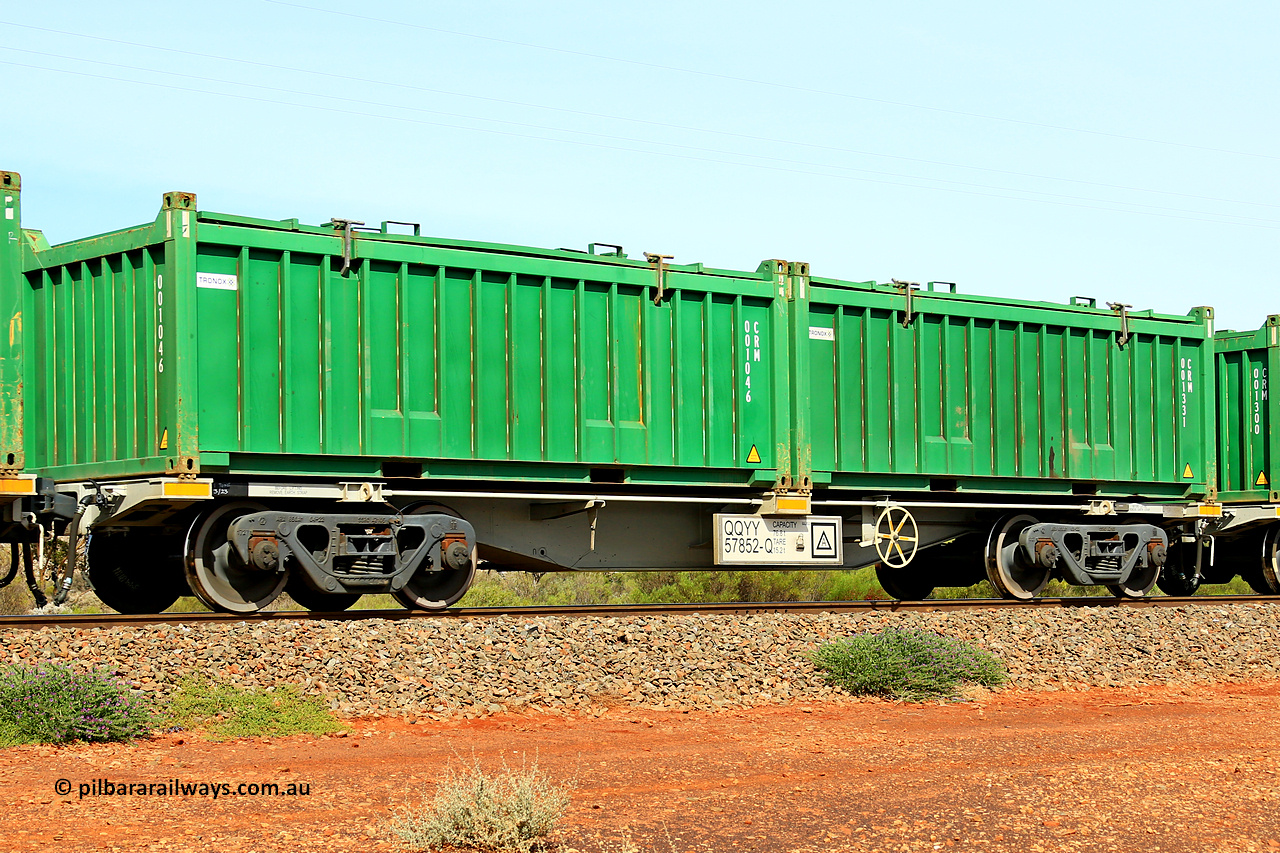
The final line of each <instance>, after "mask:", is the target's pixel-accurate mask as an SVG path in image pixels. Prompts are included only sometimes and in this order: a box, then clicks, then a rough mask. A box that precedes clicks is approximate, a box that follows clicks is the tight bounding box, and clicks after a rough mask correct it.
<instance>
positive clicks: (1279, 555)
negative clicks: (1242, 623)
mask: <svg viewBox="0 0 1280 853" xmlns="http://www.w3.org/2000/svg"><path fill="white" fill-rule="evenodd" d="M1260 556H1261V558H1262V567H1261V568H1262V582H1263V584H1264V585H1265V587H1266V590H1265V591H1264V590H1261V589H1258V588H1257V587H1256V586H1255V587H1254V589H1255V590H1257V591H1258V592H1260V593H1262V594H1263V595H1275V594H1277V593H1280V524H1273V525H1271V526H1270V527H1268V528H1267V532H1266V533H1265V534H1263V536H1262V554H1261V555H1260Z"/></svg>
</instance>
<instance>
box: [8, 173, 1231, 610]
mask: <svg viewBox="0 0 1280 853" xmlns="http://www.w3.org/2000/svg"><path fill="white" fill-rule="evenodd" d="M0 197H2V198H3V201H4V205H5V211H6V219H5V220H4V222H5V227H6V228H8V236H9V239H8V241H7V242H6V243H5V244H4V245H3V246H0V307H3V308H4V311H5V315H4V318H5V320H6V321H7V322H8V324H9V327H8V328H9V334H8V337H7V338H6V339H5V341H7V343H6V342H5V341H0V484H2V483H4V482H27V483H31V484H32V485H31V487H30V488H31V489H32V490H33V491H34V492H36V493H38V494H33V495H30V496H24V497H22V498H21V500H18V501H17V502H16V504H15V505H16V506H17V507H18V508H17V509H15V510H13V512H12V513H11V514H12V515H13V518H12V519H10V524H9V525H8V527H7V528H5V530H4V536H5V537H6V538H7V539H9V540H10V541H21V540H27V539H30V537H31V536H32V530H33V528H35V527H38V526H44V527H52V528H54V529H57V530H66V531H67V532H69V533H70V535H72V536H73V537H79V536H84V535H87V536H88V537H89V543H88V549H87V565H86V566H85V567H83V568H84V570H85V571H86V572H87V575H88V578H89V580H90V582H91V583H92V585H93V586H94V588H95V590H97V591H98V593H99V596H100V597H101V598H102V599H103V600H104V601H105V602H106V603H107V604H109V605H110V606H112V607H114V608H116V609H119V610H125V611H134V612H147V611H152V610H157V609H163V608H164V607H167V606H169V605H171V604H172V603H173V602H174V600H176V598H177V597H179V596H182V595H187V594H194V595H196V596H197V597H198V598H200V599H201V600H202V601H204V602H205V603H206V604H207V605H209V606H210V607H213V608H215V609H221V610H231V611H239V612H251V611H254V610H258V609H261V608H262V607H264V606H266V605H267V604H269V603H270V602H271V601H272V600H273V599H274V598H275V597H276V596H277V595H279V594H280V593H281V592H282V591H283V590H286V589H287V590H288V591H289V593H290V594H291V595H293V597H294V598H295V599H296V600H298V601H299V602H300V603H302V604H304V605H306V606H308V607H313V608H318V609H340V608H342V607H345V606H349V605H350V603H352V602H353V601H354V600H355V599H356V598H358V597H359V596H360V595H362V594H365V593H391V594H393V595H395V596H396V597H397V598H398V599H399V600H400V601H401V602H402V603H404V604H405V605H406V606H410V607H424V608H439V607H447V606H449V605H450V604H452V603H453V602H455V601H457V600H458V599H459V598H460V597H461V596H462V595H463V594H464V593H465V591H466V589H467V587H468V585H469V584H470V582H471V579H472V577H473V575H474V572H475V570H476V567H477V565H478V564H479V563H480V562H481V561H483V562H484V563H486V564H487V565H488V567H489V568H494V569H498V570H508V571H534V572H546V571H567V570H603V571H614V570H643V569H677V568H678V569H692V568H712V567H715V566H731V565H736V566H748V567H756V568H781V567H787V568H794V567H805V566H808V567H828V568H830V567H844V568H857V567H861V566H870V565H876V566H877V567H878V569H877V570H878V572H879V574H880V577H881V580H882V582H883V583H884V584H885V586H886V588H888V589H889V590H890V591H891V592H894V593H895V594H899V595H901V596H907V597H910V596H918V595H923V594H927V592H928V591H929V590H931V589H932V588H933V587H935V586H941V585H955V584H967V583H972V582H975V581H976V580H980V579H982V578H988V579H990V580H991V581H992V582H993V583H994V584H995V586H996V587H997V589H998V590H999V591H1000V592H1001V593H1002V594H1004V595H1006V596H1010V597H1015V598H1032V597H1034V596H1036V595H1038V594H1039V593H1040V592H1041V591H1042V590H1043V589H1044V586H1045V585H1046V584H1047V582H1048V580H1049V578H1050V577H1053V576H1058V577H1063V578H1065V579H1067V580H1068V581H1070V582H1073V583H1091V584H1092V583H1104V584H1107V585H1108V586H1110V587H1111V588H1112V589H1113V590H1114V591H1115V592H1116V593H1117V594H1119V595H1145V594H1146V593H1147V592H1148V591H1149V590H1150V589H1151V587H1152V586H1153V585H1154V583H1155V582H1156V579H1157V578H1158V576H1159V574H1160V570H1161V567H1162V566H1163V564H1164V563H1165V561H1166V557H1167V553H1168V550H1169V547H1170V544H1171V539H1170V536H1171V535H1172V536H1174V539H1175V541H1180V539H1181V537H1183V536H1193V537H1194V536H1198V535H1200V533H1201V532H1202V528H1203V526H1204V524H1205V522H1204V519H1205V518H1213V517H1214V513H1215V512H1219V505H1218V504H1217V503H1216V499H1217V497H1218V495H1217V491H1218V474H1217V444H1216V442H1217V440H1218V432H1217V428H1216V424H1215V394H1214V383H1215V366H1216V362H1215V358H1217V355H1216V353H1215V345H1214V334H1213V320H1212V310H1211V309H1208V308H1197V309H1194V310H1193V311H1192V312H1191V313H1190V314H1187V315H1181V316H1175V315H1161V314H1156V313H1154V312H1151V311H1132V310H1130V309H1129V308H1128V306H1121V305H1118V304H1115V305H1112V306H1109V307H1099V306H1098V305H1097V304H1096V303H1095V302H1094V301H1093V300H1092V299H1084V298H1078V299H1074V300H1073V301H1072V303H1071V304H1068V305H1058V304H1051V303H1044V302H1033V301H1029V300H1028V301H1018V300H1001V299H992V298H984V297H978V296H972V295H968V294H963V293H957V292H956V288H955V287H954V286H953V285H941V284H938V283H932V284H928V285H926V286H925V287H924V288H922V287H920V286H918V285H915V284H911V283H906V282H891V283H887V284H880V283H875V282H851V281H840V280H835V279H826V278H819V277H815V276H813V275H811V273H810V270H809V266H808V264H806V263H803V262H795V261H785V260H777V259H770V260H766V261H764V262H762V263H761V264H759V265H758V266H757V268H756V269H755V270H752V271H735V270H723V269H715V268H710V267H707V266H704V265H703V264H697V263H694V264H677V263H674V262H673V259H671V258H669V257H667V256H665V255H663V254H661V253H660V252H646V253H643V255H642V256H641V257H630V256H628V255H627V254H626V252H625V251H624V250H623V249H622V247H620V246H613V245H606V244H592V245H590V246H588V247H587V249H585V250H581V251H579V250H570V249H555V250H548V249H538V248H531V247H524V246H512V245H502V244H493V243H480V242H469V241H459V240H448V239H440V238H435V237H427V236H423V235H422V234H421V229H420V227H419V226H417V225H414V224H412V223H398V222H390V221H388V222H383V223H381V224H380V225H378V226H376V227H366V226H365V225H364V224H363V223H359V222H354V221H352V220H349V219H334V220H332V221H330V222H329V223H326V224H323V225H306V224H302V223H300V222H298V221H297V220H293V219H287V220H264V219H256V218H250V217H244V216H236V215H230V214H221V213H215V212H210V211H204V210H201V209H200V208H199V207H198V205H197V200H196V196H195V195H193V194H190V193H184V192H171V193H165V194H164V196H163V202H162V205H161V209H160V211H159V213H158V215H157V216H156V217H155V218H154V219H153V220H151V221H148V222H144V223H143V224H141V225H137V226H134V227H130V228H125V229H123V230H120V231H115V232H111V233H109V234H103V235H99V236H95V237H90V238H86V239H82V240H75V241H72V242H69V243H63V244H61V245H55V246H51V245H49V244H48V242H47V241H46V240H45V239H44V237H43V235H42V234H41V233H40V232H39V231H35V230H29V229H23V228H22V227H21V206H20V200H21V181H20V178H19V177H18V175H17V174H16V173H12V172H6V173H0ZM24 488H25V487H24ZM2 491H3V489H2V488H0V492H2ZM40 501H43V503H40ZM74 553H75V549H74V548H73V549H72V556H71V557H70V558H69V564H68V565H67V567H66V569H65V570H64V577H65V576H66V575H67V573H68V572H70V571H71V570H73V569H74V560H75V557H74Z"/></svg>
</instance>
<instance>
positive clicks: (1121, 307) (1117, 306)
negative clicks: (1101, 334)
mask: <svg viewBox="0 0 1280 853" xmlns="http://www.w3.org/2000/svg"><path fill="white" fill-rule="evenodd" d="M1107 307H1108V308H1110V309H1111V310H1112V311H1119V312H1120V337H1119V338H1117V339H1116V343H1118V344H1119V345H1120V346H1124V345H1125V344H1127V343H1129V314H1128V313H1127V309H1129V308H1132V307H1133V306H1132V305H1129V304H1128V303H1125V302H1108V303H1107Z"/></svg>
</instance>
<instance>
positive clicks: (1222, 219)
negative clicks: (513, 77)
mask: <svg viewBox="0 0 1280 853" xmlns="http://www.w3.org/2000/svg"><path fill="white" fill-rule="evenodd" d="M0 65H8V66H12V67H17V68H29V69H33V70H40V71H49V72H53V73H58V74H66V75H73V76H78V77H88V78H93V79H99V80H109V81H114V82H120V83H129V84H133V85H140V86H149V87H153V88H161V89H168V90H171V91H179V92H189V93H194V94H201V95H210V96H214V97H224V98H234V99H237V100H244V101H253V102H258V103H265V104H272V105H285V106H292V107H297V108H300V109H309V110H319V111H323V112H329V113H336V114H341V115H350V116H358V117H362V118H377V119H385V120H389V121H398V122H406V123H410V124H417V125H428V126H433V127H445V128H451V129H455V130H464V131H471V132H474V133H485V134H493V135H499V136H508V137H515V138H521V139H532V140H537V141H541V142H553V143H561V144H569V145H579V146H585V147H591V148H600V149H605V150H613V151H626V152H631V153H637V154H649V155H653V156H660V157H670V158H676V159H682V160H691V161H695V162H704V163H714V164H718V165H729V166H741V167H746V168H754V169H764V170H768V171H773V172H784V173H789V174H800V175H813V176H818V177H828V178H838V179H841V180H849V181H859V182H864V183H874V184H882V185H888V186H898V187H908V188H911V189H923V190H933V191H937V192H950V193H960V194H963V195H971V196H980V197H985V198H1000V199H1009V200H1015V201H1029V202H1035V203H1039V204H1052V205H1057V206H1061V207H1074V208H1083V209H1088V210H1101V211H1108V212H1112V213H1133V214H1138V215H1142V216H1156V217H1160V218H1164V219H1181V220H1188V221H1193V222H1208V223H1216V224H1220V225H1244V226H1248V227H1253V228H1266V229H1271V230H1276V229H1277V228H1278V226H1280V221H1276V220H1257V221H1243V220H1248V219H1252V217H1237V216H1232V215H1229V214H1212V213H1202V212H1197V211H1182V212H1157V211H1155V210H1132V209H1126V208H1122V207H1102V206H1099V205H1098V204H1080V203H1076V202H1074V201H1055V200H1052V199H1050V198H1029V197H1027V196H1026V195H1025V194H1027V193H1033V194H1034V193H1036V191H1034V190H1017V189H1013V190H1008V191H1011V192H1019V193H1024V195H1007V194H1002V193H999V192H979V191H977V190H974V189H959V188H956V187H936V186H927V185H922V184H913V183H904V182H902V181H891V180H883V179H878V178H865V177H856V176H853V175H847V174H838V173H831V172H823V171H817V170H816V169H799V168H789V167H785V166H781V165H765V164H761V163H744V162H741V161H734V160H723V159H716V158H713V157H702V156H696V155H693V154H679V153H675V152H670V151H654V150H649V149H642V148H631V147H626V146H619V145H608V144H604V143H599V142H587V141H584V140H577V139H558V138H555V137H547V136H538V135H534V134H527V133H515V132H511V131H503V130H495V129H492V128H483V127H473V126H469V125H459V124H449V123H445V122H437V121H427V120H425V119H416V118H411V117H407V116H394V115H385V114H381V113H369V112H363V111H359V110H351V109H343V108H338V107H328V106H321V105H317V104H299V103H294V102H290V101H281V100H279V99H274V98H263V97H258V96H254V95H245V94H236V93H231V92H216V91H210V90H207V89H197V88H192V87H189V86H177V85H173V84H170V83H159V82H155V81H148V80H134V79H130V78H125V77H113V76H110V75H105V74H94V73H90V72H85V71H72V70H69V69H64V68H49V67H47V66H41V65H31V64H27V63H19V62H9V61H5V60H0ZM144 70H146V69H144ZM151 73H169V72H151ZM183 76H191V75H183ZM212 82H226V81H212ZM229 85H238V86H251V85H253V84H243V83H230V84H229ZM259 88H265V87H259ZM295 94H301V95H303V96H308V97H329V96H322V95H311V94H309V93H295ZM366 103H367V102H366ZM392 108H396V109H402V108H401V107H394V106H393V107H392ZM479 120H481V121H496V120H494V119H479ZM540 129H547V128H540ZM567 132H570V133H575V132H577V131H567ZM631 141H639V142H642V143H645V144H657V145H664V144H667V143H660V142H658V143H652V142H648V141H646V140H631ZM719 153H730V155H731V156H743V157H753V156H755V155H750V154H741V155H732V153H731V152H719ZM917 180H925V181H934V180H937V179H932V178H918V179H917ZM990 189H1006V190H1007V189H1008V188H990ZM1039 194H1040V195H1048V194H1043V193H1039ZM1085 200H1089V201H1101V202H1102V203H1104V204H1122V205H1124V204H1130V203H1128V202H1108V201H1105V200H1097V199H1085ZM1130 206H1134V205H1131V204H1130ZM1139 206H1141V205H1139ZM1172 210H1174V211H1176V210H1177V209H1172ZM1185 213H1199V215H1191V216H1189V215H1184V214H1185ZM1207 217H1217V218H1207ZM1268 223H1276V224H1268Z"/></svg>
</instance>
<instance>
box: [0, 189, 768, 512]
mask: <svg viewBox="0 0 1280 853" xmlns="http://www.w3.org/2000/svg"><path fill="white" fill-rule="evenodd" d="M4 174H5V178H4V180H5V181H6V183H5V184H4V186H3V196H4V200H5V204H6V207H5V210H6V216H8V219H7V220H6V222H5V224H6V225H8V226H9V242H8V243H7V244H6V246H5V247H4V248H3V254H2V255H0V300H3V303H4V307H5V308H6V309H7V313H6V314H5V319H6V321H7V322H8V324H9V335H8V344H7V346H6V347H5V348H4V350H3V358H2V359H0V374H2V378H3V407H4V408H3V411H2V412H0V415H2V416H3V417H2V420H3V430H4V431H3V433H0V452H2V453H4V454H9V461H8V464H9V465H10V466H13V467H16V468H21V467H23V466H24V465H25V468H26V470H28V471H35V472H39V473H41V474H43V475H45V476H48V477H52V478H56V479H59V480H73V479H83V478H89V477H93V478H99V477H108V478H109V477H125V476H135V475H154V474H165V473H168V474H174V473H176V474H200V475H204V476H208V475H215V476H216V475H217V474H219V473H233V474H288V475H307V474H313V475H323V476H333V477H361V478H364V477H398V476H409V477H424V476H430V477H440V478H456V479H463V480H473V481H474V480H491V481H503V480H507V481H543V482H577V483H581V482H591V481H601V482H610V483H635V484H663V485H669V486H709V485H710V486H742V487H761V488H767V487H769V486H771V485H772V484H773V483H774V482H775V480H776V479H777V478H778V477H779V476H787V474H788V471H787V468H788V465H789V464H790V459H791V456H792V454H791V453H790V452H789V448H788V447H787V446H786V444H785V436H786V435H787V430H786V422H787V417H788V410H787V404H788V402H787V396H786V381H787V371H786V364H787V361H786V359H787V352H786V348H785V344H786V338H785V330H786V323H785V309H786V306H785V303H784V302H783V301H782V300H780V299H778V298H777V296H776V295H775V294H776V293H777V292H778V290H779V287H780V284H779V282H783V285H782V286H783V287H785V280H786V274H787V267H786V265H785V264H781V263H778V262H766V263H764V264H762V265H761V266H760V268H759V270H758V271H757V272H755V273H734V272H724V271H719V270H711V269H705V268H704V267H703V266H702V265H689V266H680V265H673V266H665V268H661V269H660V268H659V266H657V265H655V263H648V262H646V261H644V260H631V259H627V258H626V257H625V256H623V255H622V254H621V252H620V251H616V252H613V253H611V254H592V253H588V252H575V251H571V250H558V251H547V250H541V249H530V248H525V247H519V246H503V245H493V244H484V243H466V242H454V241H444V240H436V239H428V238H423V237H418V236H411V235H400V234H393V233H387V232H388V230H389V225H388V224H387V223H384V224H383V226H382V228H381V229H368V230H348V229H347V228H344V227H343V226H342V225H336V226H335V225H331V226H323V227H313V226H305V225H300V224H299V223H298V222H297V221H296V220H287V221H265V220H258V219H249V218H245V217H239V216H228V215H222V214H215V213H208V212H203V211H199V210H198V209H197V207H196V199H195V196H193V195H190V194H186V193H169V194H167V195H165V196H164V203H163V208H162V209H161V211H160V214H159V216H158V217H157V218H156V219H155V221H154V222H149V223H146V224H144V225H140V226H138V227H135V228H130V229H126V230H122V231H116V232H112V233H110V234H105V235H102V236H98V237H92V238H89V239H84V240H77V241H74V242H71V243H66V244H63V245H58V246H49V245H48V244H47V243H46V241H45V240H44V238H43V236H42V235H41V234H40V233H39V232H37V231H19V222H20V213H19V190H20V186H19V179H18V176H17V175H16V174H14V173H4ZM393 224H394V223H393ZM413 230H414V231H415V233H416V231H417V229H416V228H414V229H413ZM660 283H661V289H662V291H663V292H662V296H661V299H659V300H656V304H655V296H656V295H657V292H658V290H659V284H660ZM780 425H781V426H780Z"/></svg>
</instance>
